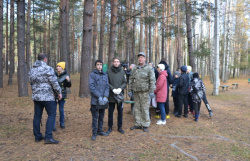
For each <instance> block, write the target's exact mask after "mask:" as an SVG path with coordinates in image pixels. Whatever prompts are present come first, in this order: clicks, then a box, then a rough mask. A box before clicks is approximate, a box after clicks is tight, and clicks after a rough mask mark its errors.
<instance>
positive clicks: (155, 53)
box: [154, 0, 159, 65]
mask: <svg viewBox="0 0 250 161" xmlns="http://www.w3.org/2000/svg"><path fill="white" fill-rule="evenodd" d="M155 4H156V6H155V13H156V15H155V17H156V19H155V35H154V39H155V40H154V42H155V43H154V44H155V45H154V48H155V51H154V55H155V59H154V64H155V65H157V62H158V57H159V36H158V4H157V0H155Z"/></svg>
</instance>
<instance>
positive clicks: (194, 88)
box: [189, 78, 206, 103]
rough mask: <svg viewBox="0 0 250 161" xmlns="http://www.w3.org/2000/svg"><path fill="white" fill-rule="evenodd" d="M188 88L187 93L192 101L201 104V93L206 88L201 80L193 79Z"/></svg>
mask: <svg viewBox="0 0 250 161" xmlns="http://www.w3.org/2000/svg"><path fill="white" fill-rule="evenodd" d="M189 88H190V90H189V92H190V94H191V95H192V101H193V102H195V103H197V102H201V100H202V99H203V93H204V92H205V91H206V87H205V85H204V83H203V82H202V80H201V79H199V78H194V79H193V80H192V81H191V82H190V87H189Z"/></svg>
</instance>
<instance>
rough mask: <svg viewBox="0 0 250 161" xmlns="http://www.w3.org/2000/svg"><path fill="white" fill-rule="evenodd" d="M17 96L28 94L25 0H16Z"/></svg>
mask: <svg viewBox="0 0 250 161" xmlns="http://www.w3.org/2000/svg"><path fill="white" fill-rule="evenodd" d="M17 42H18V43H17V50H18V72H17V75H18V96H19V97H23V96H28V74H27V66H26V63H25V0H18V1H17Z"/></svg>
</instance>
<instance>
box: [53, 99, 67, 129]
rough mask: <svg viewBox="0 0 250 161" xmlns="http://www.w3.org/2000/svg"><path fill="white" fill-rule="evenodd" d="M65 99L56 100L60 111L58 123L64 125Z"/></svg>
mask: <svg viewBox="0 0 250 161" xmlns="http://www.w3.org/2000/svg"><path fill="white" fill-rule="evenodd" d="M65 102H66V101H65V99H64V98H63V99H61V100H58V103H57V104H59V113H60V125H64V104H65ZM54 127H56V117H55V123H54Z"/></svg>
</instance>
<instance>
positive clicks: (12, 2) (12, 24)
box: [8, 0, 14, 85]
mask: <svg viewBox="0 0 250 161" xmlns="http://www.w3.org/2000/svg"><path fill="white" fill-rule="evenodd" d="M9 48H10V50H9V51H10V69H9V80H8V85H12V78H13V73H14V0H11V3H10V46H9Z"/></svg>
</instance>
